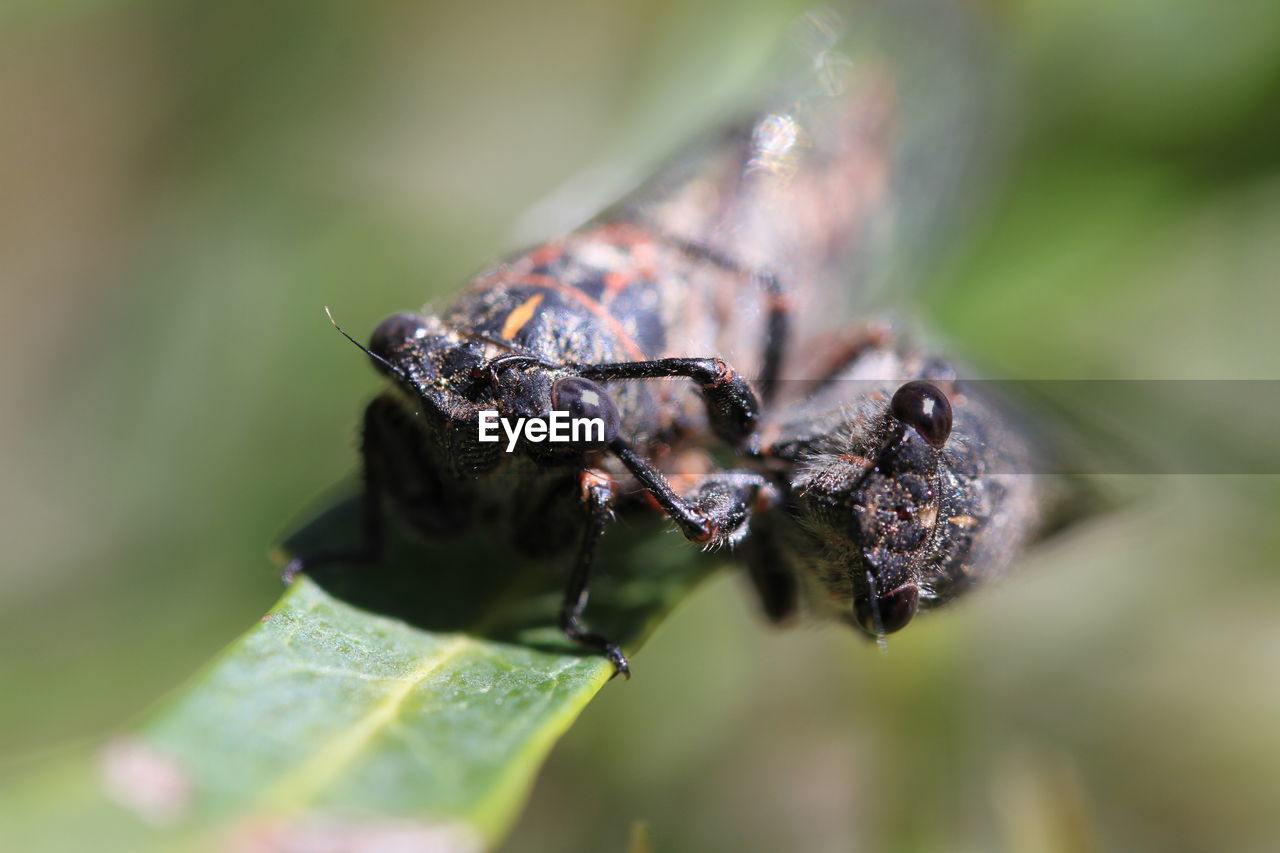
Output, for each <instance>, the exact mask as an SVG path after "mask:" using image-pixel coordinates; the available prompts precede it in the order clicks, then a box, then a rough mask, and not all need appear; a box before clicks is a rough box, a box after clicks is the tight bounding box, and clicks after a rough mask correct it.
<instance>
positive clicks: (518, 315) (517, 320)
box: [500, 293, 543, 341]
mask: <svg viewBox="0 0 1280 853" xmlns="http://www.w3.org/2000/svg"><path fill="white" fill-rule="evenodd" d="M542 299H543V294H541V293H535V294H534V295H533V296H530V297H529V298H528V299H526V300H525V301H524V303H523V304H522V305H521V306H520V307H519V308H517V309H516V310H514V311H512V312H511V313H510V314H508V315H507V322H505V323H503V324H502V332H501V334H500V336H501V337H502V339H503V340H507V341H510V340H514V339H515V336H516V335H517V334H518V333H519V331H520V330H521V329H523V328H524V327H525V324H526V323H528V322H529V321H530V320H532V319H533V312H535V311H537V310H538V306H539V305H541V304H542Z"/></svg>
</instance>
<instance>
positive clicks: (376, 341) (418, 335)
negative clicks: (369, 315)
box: [369, 313, 427, 373]
mask: <svg viewBox="0 0 1280 853" xmlns="http://www.w3.org/2000/svg"><path fill="white" fill-rule="evenodd" d="M426 335H427V328H426V324H425V323H423V321H422V318H421V317H419V316H418V315H417V314H408V313H405V314H392V315H391V316H390V317H388V318H387V319H385V320H383V321H382V322H381V323H379V324H378V328H376V329H374V330H373V336H372V337H371V338H370V339H369V351H370V352H372V353H373V354H374V355H376V356H378V358H385V359H386V360H387V361H390V362H391V363H393V364H394V363H395V357H396V353H397V351H398V350H399V349H400V348H401V347H403V346H404V345H405V344H412V343H413V342H414V341H417V340H421V339H422V338H424V337H426ZM373 364H374V367H376V368H377V369H378V370H379V371H380V372H382V373H386V372H387V367H386V365H384V364H379V363H378V359H376V358H375V359H374V360H373Z"/></svg>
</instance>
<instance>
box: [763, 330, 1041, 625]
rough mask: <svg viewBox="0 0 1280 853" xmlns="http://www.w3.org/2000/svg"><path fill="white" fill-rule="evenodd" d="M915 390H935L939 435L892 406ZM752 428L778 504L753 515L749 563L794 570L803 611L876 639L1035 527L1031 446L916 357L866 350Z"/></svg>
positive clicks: (1037, 486) (1006, 557) (938, 601)
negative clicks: (768, 438)
mask: <svg viewBox="0 0 1280 853" xmlns="http://www.w3.org/2000/svg"><path fill="white" fill-rule="evenodd" d="M913 386H914V387H916V388H922V389H925V390H924V391H922V392H921V393H924V394H932V393H934V392H936V393H938V394H942V395H945V397H944V399H945V400H946V406H947V410H948V417H947V419H946V423H945V424H944V426H945V434H943V433H942V432H941V431H939V430H933V431H931V430H930V429H929V427H930V426H931V423H928V422H916V425H913V424H912V423H911V421H912V420H913V419H912V413H911V411H910V410H904V409H903V408H901V407H900V406H897V405H895V403H898V402H900V401H901V400H902V398H903V397H904V396H908V397H909V396H910V395H903V389H906V388H910V387H913ZM929 389H932V390H929ZM903 405H904V406H905V405H907V404H903ZM899 416H901V417H899ZM904 417H905V418H906V421H904V420H903V419H902V418H904ZM763 432H764V433H765V434H772V435H774V436H776V439H775V441H774V442H773V443H772V444H771V445H770V446H769V447H768V449H767V451H766V455H767V461H768V462H770V463H772V464H774V465H779V464H781V468H780V469H779V470H780V471H781V475H780V476H781V479H782V480H783V481H784V483H785V485H784V488H785V492H786V500H785V502H784V504H783V506H782V507H780V509H779V510H778V511H775V512H772V513H769V514H768V515H767V516H766V517H765V518H763V519H760V520H758V525H757V530H756V538H757V539H758V543H757V546H756V547H755V548H754V549H753V550H752V552H751V554H750V559H751V560H753V561H757V562H759V563H760V565H759V566H758V567H757V568H756V571H757V573H760V572H764V573H769V572H773V573H780V572H788V571H790V572H793V573H794V575H793V576H794V577H795V578H796V579H797V581H798V582H799V585H800V588H801V590H800V593H799V595H800V597H802V598H803V599H804V600H806V601H807V603H808V607H809V609H810V610H812V611H814V612H817V613H819V614H825V615H828V616H831V617H834V618H837V619H839V620H841V621H844V622H848V623H850V624H852V625H855V626H857V627H859V628H861V629H863V630H864V631H866V632H867V633H869V634H871V635H873V636H879V635H882V634H885V633H889V632H890V631H892V630H896V629H898V628H900V627H902V626H903V625H905V624H906V622H907V621H910V619H911V618H912V616H914V614H915V613H916V612H917V611H925V610H929V609H933V608H935V607H938V606H941V605H943V604H946V603H947V602H949V601H952V600H954V599H956V598H957V597H958V596H960V595H961V594H962V593H963V592H965V591H966V590H967V589H969V588H970V587H972V586H973V585H975V584H977V583H979V582H981V581H982V580H984V579H987V578H990V577H992V576H994V575H997V574H999V573H1000V572H1001V571H1003V570H1004V568H1005V567H1006V566H1007V565H1008V563H1009V562H1010V560H1011V559H1012V558H1013V557H1014V555H1015V554H1016V553H1017V552H1018V551H1020V550H1021V549H1022V547H1023V546H1024V545H1025V544H1026V542H1027V540H1028V538H1029V537H1030V536H1031V535H1032V534H1033V532H1034V531H1035V530H1036V528H1037V524H1038V521H1039V515H1040V505H1041V503H1042V500H1043V497H1044V495H1043V493H1042V483H1041V481H1040V480H1039V479H1037V478H1036V477H1034V476H1032V475H1031V473H1030V461H1031V458H1032V454H1033V452H1034V451H1033V447H1032V445H1031V443H1030V442H1029V441H1028V439H1027V438H1026V437H1025V436H1024V435H1023V434H1021V432H1020V431H1019V430H1018V429H1017V427H1016V425H1015V423H1014V422H1012V421H1011V420H1010V419H1009V418H1008V416H1007V414H1005V413H1003V412H1001V411H999V410H998V409H996V408H995V407H994V405H993V403H992V402H991V401H988V400H984V399H983V398H982V397H981V396H980V395H979V394H978V393H976V392H975V391H970V390H967V389H966V387H965V383H963V382H962V381H960V380H958V379H957V378H956V375H955V372H954V371H953V370H951V369H950V368H949V367H947V366H946V365H944V364H941V363H938V362H933V361H926V360H924V359H922V358H921V357H920V356H919V355H918V354H915V353H912V352H909V351H908V352H898V351H895V350H893V349H891V348H888V347H885V346H873V347H869V348H868V349H867V350H866V351H864V352H863V353H862V354H860V355H859V356H858V357H856V358H855V359H853V360H852V361H851V362H850V364H849V365H848V366H847V367H846V368H845V369H844V370H842V371H840V372H839V373H838V374H836V375H835V376H833V377H831V378H829V379H828V380H826V381H825V382H823V383H822V385H821V387H820V388H818V389H817V390H815V391H814V393H813V394H812V395H811V396H810V397H809V398H808V399H807V400H805V401H804V402H803V404H801V405H800V406H798V407H796V408H794V409H791V410H789V411H787V412H786V413H780V414H778V415H777V417H776V418H773V419H770V420H768V421H767V422H766V424H765V426H764V428H763ZM779 582H780V581H778V580H777V579H776V578H775V585H776V584H777V583H779Z"/></svg>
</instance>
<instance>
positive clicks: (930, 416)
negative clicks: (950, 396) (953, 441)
mask: <svg viewBox="0 0 1280 853" xmlns="http://www.w3.org/2000/svg"><path fill="white" fill-rule="evenodd" d="M889 411H890V412H891V413H892V414H893V416H894V417H895V418H897V419H898V420H900V421H902V422H903V423H904V424H906V425H907V426H909V427H911V428H912V429H913V430H915V431H916V432H918V433H920V437H921V438H923V439H924V440H925V441H927V442H929V444H931V445H933V446H934V447H936V448H938V449H941V448H942V445H944V444H946V443H947V436H949V435H951V404H950V403H949V402H947V397H946V395H945V394H943V393H942V392H941V391H939V390H938V388H937V386H936V385H932V384H930V383H928V382H921V381H919V380H916V381H913V382H908V383H906V384H905V385H903V386H902V387H901V388H899V389H898V390H897V392H896V393H895V394H894V395H893V400H892V402H890V403H889Z"/></svg>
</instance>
